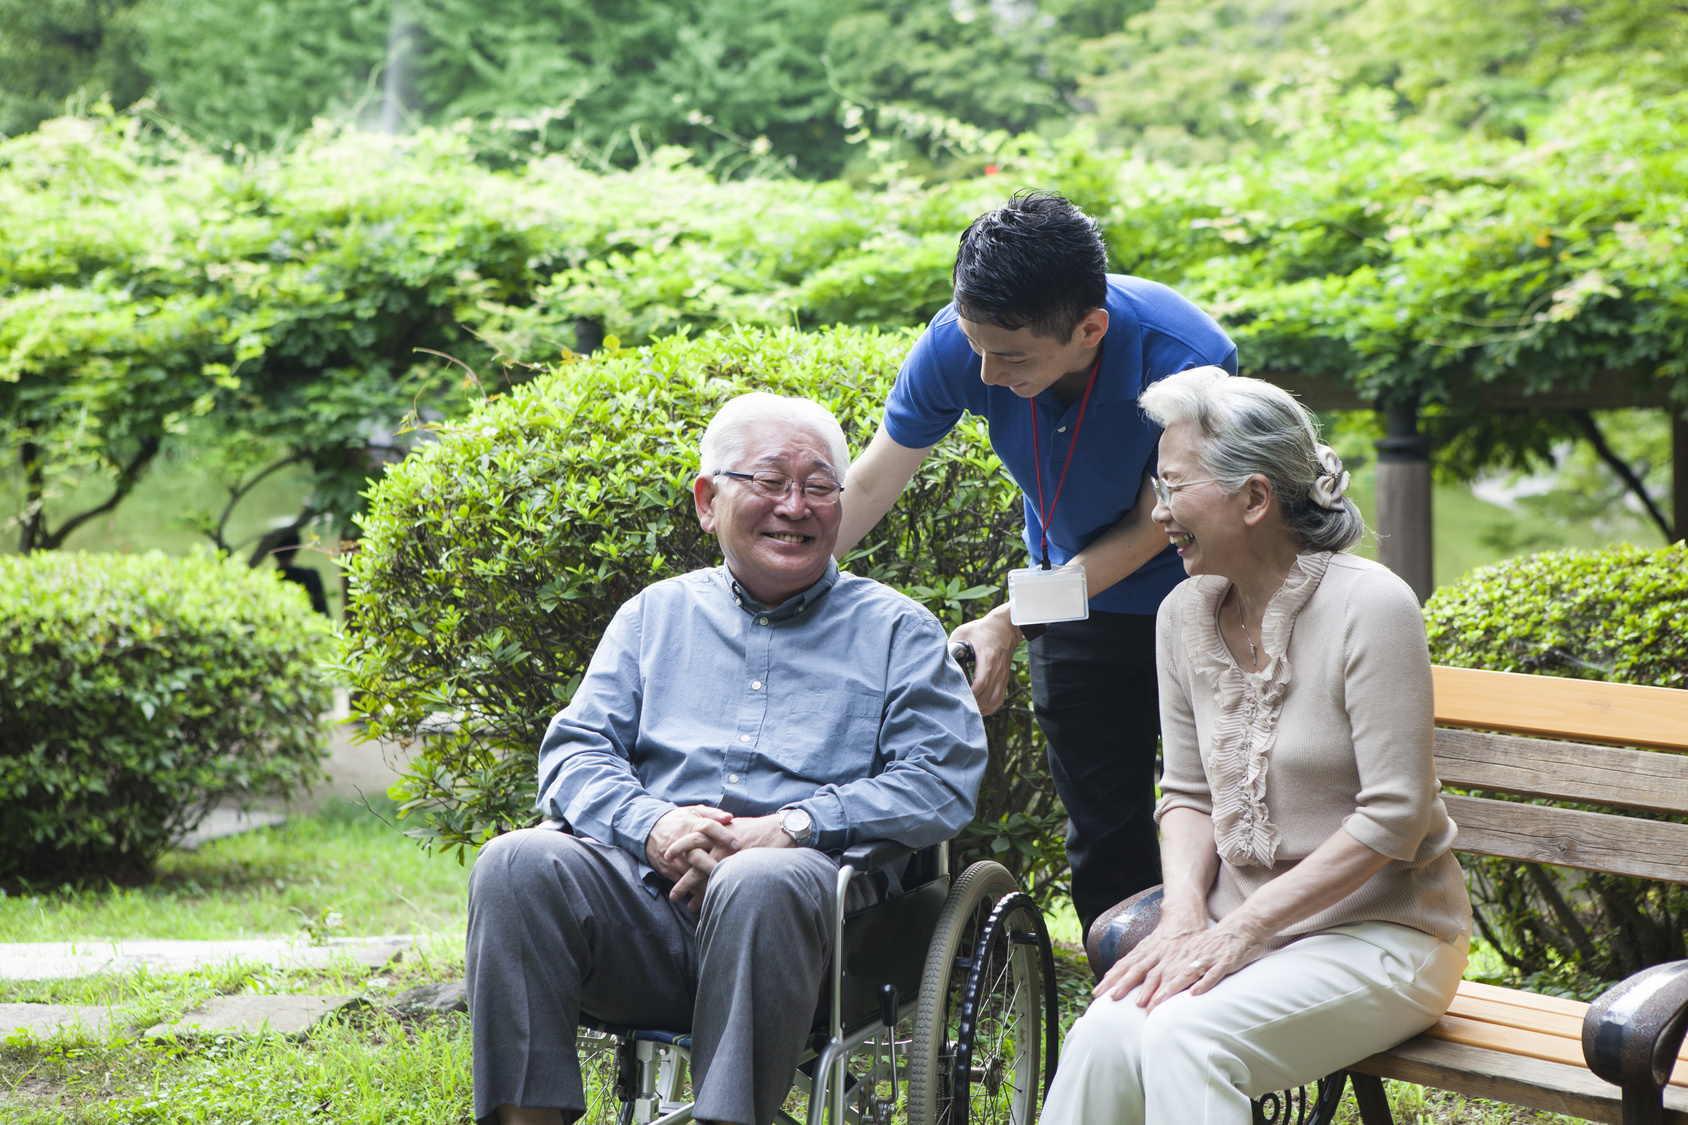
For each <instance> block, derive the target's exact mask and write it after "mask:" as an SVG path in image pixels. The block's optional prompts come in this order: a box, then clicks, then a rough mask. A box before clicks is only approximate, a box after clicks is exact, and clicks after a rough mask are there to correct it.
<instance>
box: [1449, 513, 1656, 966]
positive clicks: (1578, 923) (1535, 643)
mask: <svg viewBox="0 0 1688 1125" xmlns="http://www.w3.org/2000/svg"><path fill="white" fill-rule="evenodd" d="M1424 616H1425V623H1426V629H1427V631H1428V633H1429V637H1430V655H1431V659H1432V660H1434V661H1436V662H1437V663H1438V664H1451V665H1454V666H1456V667H1461V668H1488V669H1491V670H1493V671H1498V672H1529V673H1535V674H1539V675H1549V676H1566V677H1570V678H1573V679H1584V680H1611V681H1615V682H1619V683H1632V684H1651V685H1654V686H1657V687H1674V688H1688V630H1685V629H1684V628H1683V626H1682V623H1683V621H1685V620H1688V546H1684V544H1682V543H1677V544H1675V545H1673V546H1670V547H1664V548H1660V549H1657V550H1645V549H1643V548H1639V547H1629V546H1619V547H1610V548H1607V549H1605V550H1602V551H1586V552H1584V551H1554V552H1548V553H1544V554H1539V555H1534V556H1531V557H1529V558H1520V559H1510V560H1508V561H1506V562H1501V563H1497V564H1495V565H1494V566H1488V567H1484V568H1482V569H1481V570H1477V571H1474V572H1473V573H1472V574H1471V575H1470V576H1468V577H1467V578H1465V579H1464V580H1463V581H1461V582H1458V583H1456V584H1455V585H1453V586H1450V587H1446V588H1444V589H1442V590H1439V591H1437V593H1436V595H1435V596H1434V597H1432V598H1431V599H1430V601H1429V603H1428V604H1427V605H1426V606H1425V607H1424ZM1568 807H1572V808H1575V807H1577V806H1575V805H1570V806H1568ZM1659 819H1668V818H1662V817H1661V818H1659ZM1678 819H1680V818H1678ZM1466 868H1467V874H1468V876H1469V879H1470V882H1471V887H1472V896H1473V900H1474V905H1475V907H1476V910H1477V925H1478V929H1479V932H1481V933H1482V934H1483V936H1484V937H1485V938H1486V939H1487V940H1488V941H1489V943H1490V944H1491V945H1493V946H1494V947H1495V948H1496V949H1497V950H1498V951H1499V952H1500V954H1501V956H1502V957H1503V958H1504V959H1505V960H1506V962H1507V964H1508V965H1510V966H1511V967H1512V968H1513V969H1514V970H1516V971H1518V972H1520V973H1523V974H1526V975H1539V976H1542V977H1545V978H1546V979H1547V981H1548V982H1558V983H1560V984H1571V985H1572V986H1573V987H1574V986H1576V985H1578V984H1579V983H1582V984H1586V983H1587V982H1588V979H1589V978H1593V979H1594V980H1596V981H1598V980H1612V979H1615V978H1618V977H1623V976H1627V975H1629V974H1630V973H1634V972H1636V971H1638V970H1640V969H1642V968H1644V967H1646V966H1648V965H1654V964H1658V963H1660V962H1663V961H1671V960H1677V959H1680V958H1682V957H1684V956H1688V949H1685V947H1684V937H1683V935H1684V933H1685V932H1688V888H1684V887H1679V886H1675V885H1672V884H1665V883H1657V882H1649V881H1646V880H1640V879H1626V878H1621V877H1618V876H1614V875H1602V874H1598V873H1594V872H1586V871H1571V870H1567V869H1565V868H1556V867H1542V866H1539V865H1537V864H1533V863H1517V862H1513V861H1511V860H1502V859H1491V858H1483V859H1468V860H1467V863H1466Z"/></svg>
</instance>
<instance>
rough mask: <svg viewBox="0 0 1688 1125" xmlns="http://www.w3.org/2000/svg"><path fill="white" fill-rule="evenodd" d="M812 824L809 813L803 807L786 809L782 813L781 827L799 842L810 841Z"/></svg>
mask: <svg viewBox="0 0 1688 1125" xmlns="http://www.w3.org/2000/svg"><path fill="white" fill-rule="evenodd" d="M810 825H811V822H810V820H809V814H808V813H806V812H804V811H803V810H802V809H786V810H785V812H784V813H782V814H781V815H780V827H781V828H783V829H785V831H786V834H787V835H788V836H790V837H791V838H792V839H793V840H796V841H797V842H798V843H799V844H806V843H808V842H809V829H810Z"/></svg>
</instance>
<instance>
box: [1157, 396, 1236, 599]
mask: <svg viewBox="0 0 1688 1125" xmlns="http://www.w3.org/2000/svg"><path fill="white" fill-rule="evenodd" d="M1200 440H1201V439H1200V437H1199V435H1198V434H1197V432H1196V428H1195V426H1194V425H1193V424H1191V423H1189V422H1176V423H1174V424H1173V425H1171V426H1169V427H1167V429H1166V432H1165V433H1163V434H1162V435H1161V439H1160V468H1159V470H1158V471H1157V474H1156V475H1158V476H1159V477H1160V478H1161V480H1163V481H1165V482H1166V483H1167V484H1168V485H1169V486H1171V487H1172V488H1174V489H1175V490H1176V491H1174V492H1173V494H1172V497H1171V500H1170V501H1169V502H1162V501H1160V500H1156V501H1155V507H1154V511H1152V512H1151V513H1150V518H1151V519H1153V520H1154V521H1155V522H1156V523H1158V524H1160V525H1161V527H1162V528H1163V529H1165V531H1166V536H1167V538H1168V539H1169V540H1171V542H1172V545H1173V546H1174V547H1176V548H1177V549H1178V557H1179V558H1181V559H1183V560H1184V571H1185V573H1187V574H1228V573H1229V571H1228V569H1227V563H1228V562H1236V561H1237V557H1238V556H1240V554H1241V550H1240V549H1241V547H1242V541H1243V536H1244V524H1243V513H1242V508H1243V502H1242V494H1241V493H1237V494H1234V495H1231V496H1227V495H1226V494H1225V490H1224V487H1223V486H1222V485H1220V484H1219V483H1218V482H1217V481H1214V480H1211V479H1209V478H1211V477H1212V476H1213V474H1212V473H1210V472H1208V471H1207V470H1206V469H1205V468H1203V467H1202V465H1201V462H1200V461H1198V460H1197V459H1196V450H1197V448H1198V444H1197V443H1198V442H1199V441H1200ZM1197 482H1200V483H1197ZM1180 486H1184V487H1180Z"/></svg>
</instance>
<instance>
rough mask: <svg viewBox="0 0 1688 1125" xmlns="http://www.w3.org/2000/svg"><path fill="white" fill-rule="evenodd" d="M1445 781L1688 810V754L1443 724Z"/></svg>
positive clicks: (1439, 761)
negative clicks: (1492, 732)
mask: <svg viewBox="0 0 1688 1125" xmlns="http://www.w3.org/2000/svg"><path fill="white" fill-rule="evenodd" d="M1436 776H1437V777H1438V778H1440V779H1441V781H1442V784H1444V785H1456V786H1459V787H1461V788H1467V789H1489V790H1493V791H1496V792H1501V793H1516V794H1519V795H1520V796H1524V797H1550V798H1553V799H1555V800H1561V801H1581V802H1585V803H1587V804H1602V805H1614V806H1617V807H1619V808H1626V809H1647V810H1650V811H1652V812H1662V813H1676V814H1678V815H1688V755H1677V754H1661V753H1659V752H1658V751H1657V750H1629V749H1621V748H1618V747H1613V746H1589V745H1587V744H1586V743H1578V742H1556V741H1552V740H1549V739H1543V738H1522V737H1520V736H1518V735H1509V734H1487V733H1483V732H1479V731H1473V730H1454V729H1448V728H1439V729H1438V730H1437V731H1436Z"/></svg>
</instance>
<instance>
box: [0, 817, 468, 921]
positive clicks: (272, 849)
mask: <svg viewBox="0 0 1688 1125" xmlns="http://www.w3.org/2000/svg"><path fill="white" fill-rule="evenodd" d="M375 809H376V812H374V813H372V812H371V811H370V810H369V809H366V808H362V807H360V806H357V805H353V804H350V803H348V802H344V801H330V802H328V803H327V804H326V805H325V806H324V807H323V809H322V810H321V811H320V812H319V813H318V815H316V816H313V817H310V818H306V819H299V820H293V821H289V822H288V823H287V824H285V825H282V826H280V827H277V828H266V829H260V830H258V831H255V832H248V833H245V834H244V835H240V836H231V837H226V838H224V839H221V840H213V841H211V842H209V843H207V844H205V845H204V846H203V847H201V848H200V849H199V850H198V851H196V852H170V853H167V854H166V855H165V856H164V857H163V858H162V859H161V860H160V862H159V865H158V878H157V881H156V882H154V883H152V884H149V885H147V886H143V887H118V886H107V887H104V888H98V889H90V890H83V891H75V890H70V889H61V890H58V891H51V892H43V893H37V894H28V895H10V896H6V897H3V898H0V941H69V940H72V939H77V938H96V937H98V938H116V937H124V938H199V939H227V938H249V937H261V936H270V935H278V934H294V933H298V932H299V930H300V928H301V923H302V922H303V921H304V919H306V918H313V919H314V918H317V917H319V916H320V915H321V913H322V911H323V910H325V909H326V910H333V911H338V912H339V913H340V915H341V916H342V918H343V919H344V922H345V925H344V929H343V930H341V931H339V932H341V933H344V934H347V935H371V934H391V933H455V934H457V935H459V936H461V934H462V932H463V927H464V924H465V913H464V910H465V903H466V900H467V894H468V880H469V868H468V867H467V866H462V865H459V864H458V863H457V861H456V860H455V859H454V858H451V857H448V856H443V855H436V856H429V855H427V854H426V853H424V852H423V851H422V850H421V849H420V848H419V847H417V846H416V844H414V843H413V842H411V841H410V840H408V839H406V838H405V837H403V836H401V835H400V834H399V833H398V832H396V831H394V830H393V829H392V828H390V827H388V825H387V824H385V823H383V822H382V820H381V819H379V818H378V816H377V815H376V814H377V813H379V814H380V816H384V817H386V818H388V819H390V818H391V806H390V805H389V804H385V803H377V804H376V806H375Z"/></svg>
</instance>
